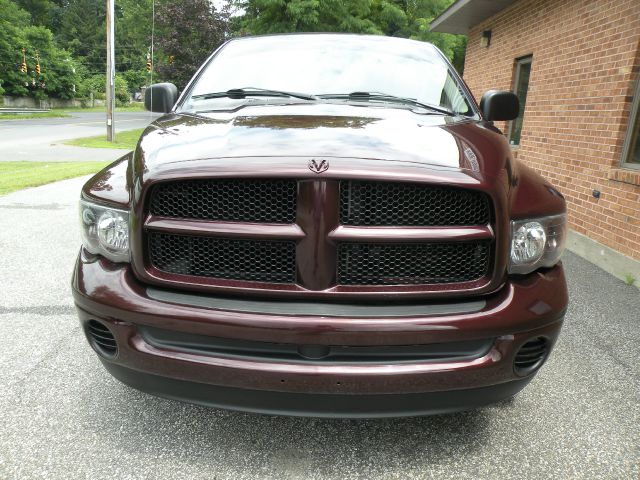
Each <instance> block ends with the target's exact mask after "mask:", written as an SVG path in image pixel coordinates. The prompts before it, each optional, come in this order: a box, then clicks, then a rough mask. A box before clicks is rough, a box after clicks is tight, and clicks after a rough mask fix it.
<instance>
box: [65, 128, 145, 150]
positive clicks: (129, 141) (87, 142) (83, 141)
mask: <svg viewBox="0 0 640 480" xmlns="http://www.w3.org/2000/svg"><path fill="white" fill-rule="evenodd" d="M143 130H144V128H137V129H135V130H127V131H124V132H117V133H116V141H115V142H108V141H107V136H106V135H98V136H97V137H83V138H74V139H73V140H67V141H65V142H64V143H65V145H73V146H76V147H90V148H126V149H127V150H133V149H134V148H136V143H138V140H139V139H140V135H141V134H142V132H143Z"/></svg>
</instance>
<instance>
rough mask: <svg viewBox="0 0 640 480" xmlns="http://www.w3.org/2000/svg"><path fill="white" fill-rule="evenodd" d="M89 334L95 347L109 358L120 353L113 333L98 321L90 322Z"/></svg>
mask: <svg viewBox="0 0 640 480" xmlns="http://www.w3.org/2000/svg"><path fill="white" fill-rule="evenodd" d="M87 333H88V334H89V338H91V340H92V342H93V347H94V348H95V349H96V350H97V351H98V352H100V353H101V354H103V355H105V356H107V357H113V356H115V354H116V353H118V344H117V343H116V339H115V337H114V336H113V334H112V333H111V331H110V330H109V329H108V328H107V327H106V326H104V325H103V324H102V323H100V322H98V321H96V320H89V322H88V323H87Z"/></svg>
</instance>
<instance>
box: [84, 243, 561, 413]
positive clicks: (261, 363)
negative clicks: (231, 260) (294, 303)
mask: <svg viewBox="0 0 640 480" xmlns="http://www.w3.org/2000/svg"><path fill="white" fill-rule="evenodd" d="M72 284H73V294H74V299H75V303H76V307H77V309H78V313H79V317H80V320H81V322H82V324H83V325H85V331H86V325H87V323H88V322H89V320H97V321H99V322H101V323H102V324H104V325H105V326H107V327H108V328H109V330H110V331H111V333H112V334H113V335H114V337H115V339H116V342H117V344H118V352H117V354H116V355H115V356H113V357H111V358H107V357H105V356H104V355H102V356H101V360H102V362H103V363H104V365H105V367H107V369H108V370H109V371H110V372H111V373H112V374H113V375H114V376H115V377H116V378H118V379H120V380H121V381H123V382H124V383H127V384H129V385H131V386H134V387H136V388H139V389H141V390H144V391H148V392H150V393H154V394H158V395H161V396H165V397H170V398H176V399H181V400H187V401H191V402H194V403H201V404H207V405H213V406H220V407H224V408H231V409H240V410H247V411H256V412H264V413H281V414H294V415H295V414H299V415H314V416H349V417H359V416H360V417H362V416H365V417H376V416H399V415H421V414H428V413H442V412H448V411H454V410H461V409H466V408H471V407H475V406H479V405H484V404H488V403H493V402H495V401H498V400H500V399H502V398H507V397H509V396H512V395H514V394H515V393H517V392H518V391H519V390H521V389H522V388H523V387H524V386H525V385H526V384H527V383H528V382H529V381H530V380H531V378H532V376H533V374H534V373H535V372H531V373H529V374H528V375H526V376H522V375H519V374H518V373H516V371H515V370H514V358H515V355H516V353H517V352H518V350H519V349H520V347H521V346H522V345H523V344H525V343H526V342H527V341H528V340H531V339H532V338H536V337H542V338H545V339H546V340H547V345H548V350H550V349H551V348H552V346H553V344H554V342H555V340H556V338H557V336H558V333H559V331H560V328H561V325H562V319H563V315H564V311H565V309H566V305H567V290H566V283H565V279H564V274H563V270H562V266H561V265H559V266H556V267H554V268H552V269H549V270H547V271H545V272H536V273H534V274H531V275H528V276H526V277H523V278H521V279H511V280H509V281H508V282H507V283H506V284H505V285H504V286H503V288H501V289H500V291H499V292H496V293H494V294H492V295H489V296H487V297H485V298H484V299H483V300H482V302H480V304H478V302H475V303H474V306H473V308H471V307H469V303H468V302H462V303H459V304H455V303H451V302H449V303H448V304H446V305H440V306H439V309H438V308H437V309H436V313H435V314H420V313H416V311H413V313H412V314H410V315H406V316H398V315H390V314H388V313H387V311H388V307H385V308H383V309H380V312H381V313H377V314H375V315H372V316H370V317H363V316H362V314H357V315H353V316H350V314H349V313H346V314H340V315H338V314H335V315H334V314H332V315H323V314H318V313H314V314H303V313H297V314H292V313H291V312H285V313H278V312H277V311H274V309H265V310H266V311H263V312H260V311H256V309H255V308H247V310H250V311H242V310H241V309H236V308H232V307H229V306H226V307H225V308H213V307H212V306H211V305H207V304H206V303H205V304H203V302H202V298H201V296H198V297H196V296H194V297H193V300H194V301H192V302H190V301H189V298H191V297H190V296H189V295H188V294H186V295H178V296H176V297H175V298H176V301H167V300H160V299H158V298H157V294H156V295H154V294H153V292H152V291H151V290H150V289H148V288H147V287H146V286H145V285H144V284H141V283H140V282H139V281H138V280H137V279H136V278H135V277H134V275H133V273H132V271H131V268H130V267H129V266H128V265H123V264H114V263H111V262H109V261H107V260H105V259H103V258H99V257H95V256H91V255H90V254H86V253H85V252H84V251H83V252H81V254H80V256H79V257H78V261H77V264H76V269H75V272H74V275H73V281H72ZM169 295H170V293H169ZM168 298H171V297H170V296H169V297H168ZM249 303H250V301H248V304H249ZM423 307H424V308H426V309H427V311H429V308H432V307H433V305H429V306H423ZM332 308H334V309H335V308H336V307H335V306H334V307H332ZM399 308H404V307H399ZM412 308H414V309H415V308H416V306H415V305H414V306H413V307H412ZM329 310H330V311H332V310H331V309H329ZM418 310H419V309H418ZM346 311H347V312H348V311H349V310H348V308H347V309H346ZM145 326H146V327H155V328H160V329H165V330H168V331H174V332H181V333H188V334H195V335H202V336H206V337H220V338H228V339H239V340H247V341H254V342H256V341H257V342H273V343H280V344H295V345H349V346H372V345H388V346H391V345H426V344H441V343H446V342H461V341H467V340H468V341H471V340H478V339H491V346H490V348H489V350H488V351H486V352H483V354H482V355H480V356H477V357H475V358H472V359H469V358H466V359H457V360H456V359H447V360H441V361H439V360H435V361H434V360H428V361H404V362H397V363H385V362H378V363H376V362H373V363H372V362H364V363H344V362H338V363H335V362H334V363H328V364H326V363H323V362H294V361H291V362H288V361H275V360H265V359H259V358H258V359H257V358H255V357H252V356H247V357H246V358H241V357H238V356H235V357H229V356H227V355H218V354H215V353H210V352H198V351H189V350H185V349H174V348H166V347H162V346H158V345H154V344H151V343H149V342H148V341H147V340H146V339H145V337H144V336H143V335H142V334H141V329H143V327H145Z"/></svg>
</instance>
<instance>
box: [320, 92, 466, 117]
mask: <svg viewBox="0 0 640 480" xmlns="http://www.w3.org/2000/svg"><path fill="white" fill-rule="evenodd" d="M318 97H319V98H336V99H347V100H361V101H362V100H364V101H368V100H377V101H381V102H391V103H400V104H402V105H413V106H415V107H420V108H426V109H427V110H432V111H434V112H438V113H442V114H444V115H454V116H455V115H457V113H456V112H452V111H451V110H447V109H446V108H442V107H438V106H436V105H430V104H428V103H422V102H419V101H417V100H415V99H413V98H406V97H398V96H396V95H389V94H386V93H380V92H351V93H327V94H324V95H318Z"/></svg>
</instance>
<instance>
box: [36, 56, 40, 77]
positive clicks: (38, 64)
mask: <svg viewBox="0 0 640 480" xmlns="http://www.w3.org/2000/svg"><path fill="white" fill-rule="evenodd" d="M36 75H40V54H39V53H38V52H36Z"/></svg>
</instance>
